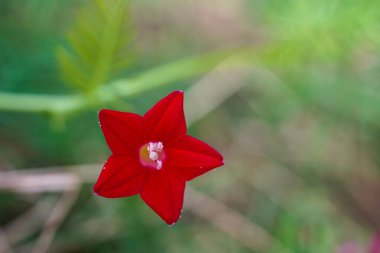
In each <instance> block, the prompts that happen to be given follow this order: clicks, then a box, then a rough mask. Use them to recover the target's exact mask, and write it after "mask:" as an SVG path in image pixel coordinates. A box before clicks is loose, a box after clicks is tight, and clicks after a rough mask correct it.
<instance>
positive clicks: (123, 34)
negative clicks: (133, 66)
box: [56, 0, 132, 93]
mask: <svg viewBox="0 0 380 253" xmlns="http://www.w3.org/2000/svg"><path fill="white" fill-rule="evenodd" d="M129 20H130V13H129V4H128V1H126V0H114V1H112V4H111V3H109V2H107V1H106V0H89V1H87V3H86V4H85V6H83V7H82V9H80V10H79V11H78V13H77V18H76V21H75V22H74V24H73V27H72V28H71V29H70V30H69V31H68V33H67V36H66V38H67V44H68V45H67V46H63V45H62V46H59V47H58V48H57V51H56V56H57V59H58V63H59V69H60V72H61V74H62V77H63V79H64V80H65V81H66V82H67V83H68V84H70V85H72V86H73V87H74V88H76V89H78V90H80V91H81V92H83V93H91V92H92V91H94V90H95V89H96V88H97V87H98V86H100V85H102V84H104V83H106V82H108V81H110V79H111V77H112V75H113V74H115V72H117V71H120V70H121V69H125V68H127V67H128V65H129V64H130V63H131V52H130V50H129V42H130V41H131V37H132V36H131V34H132V32H131V26H130V25H129Z"/></svg>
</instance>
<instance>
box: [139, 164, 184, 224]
mask: <svg viewBox="0 0 380 253" xmlns="http://www.w3.org/2000/svg"><path fill="white" fill-rule="evenodd" d="M169 172H170V171H169V169H168V168H167V167H166V168H163V169H162V170H159V171H153V170H152V171H150V172H149V173H148V176H147V179H146V181H145V184H144V186H143V189H142V192H141V198H142V199H143V200H144V201H145V203H147V204H148V205H149V206H150V207H151V208H152V209H153V210H154V211H155V212H156V213H157V214H158V215H159V216H160V217H161V218H162V219H163V220H164V221H165V222H166V223H167V224H169V225H172V224H174V223H175V222H177V220H178V218H179V215H180V214H181V211H182V205H183V195H184V191H185V181H184V180H180V179H178V178H176V177H173V176H172V175H171V174H170V173H169Z"/></svg>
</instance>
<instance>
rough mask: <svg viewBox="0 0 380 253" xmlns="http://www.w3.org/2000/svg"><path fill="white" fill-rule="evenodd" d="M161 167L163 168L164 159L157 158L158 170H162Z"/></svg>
mask: <svg viewBox="0 0 380 253" xmlns="http://www.w3.org/2000/svg"><path fill="white" fill-rule="evenodd" d="M161 168H162V161H160V160H157V166H156V169H157V170H160V169H161Z"/></svg>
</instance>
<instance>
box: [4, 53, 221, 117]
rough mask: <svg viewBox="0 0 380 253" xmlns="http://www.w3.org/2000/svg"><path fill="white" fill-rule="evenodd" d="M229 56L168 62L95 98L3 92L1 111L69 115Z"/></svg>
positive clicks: (195, 71)
mask: <svg viewBox="0 0 380 253" xmlns="http://www.w3.org/2000/svg"><path fill="white" fill-rule="evenodd" d="M227 55H228V54H227V53H212V54H208V55H203V56H196V57H191V58H186V59H182V60H177V61H174V62H171V63H168V64H164V65H161V66H159V67H156V68H153V69H150V70H147V71H145V72H143V73H141V74H140V75H138V76H137V77H133V78H125V79H119V80H116V81H113V82H111V83H109V84H107V85H102V86H99V87H98V88H97V90H96V91H95V92H94V93H93V94H92V95H91V97H89V96H86V95H82V94H73V95H42V94H20V93H11V92H0V111H16V112H29V113H49V114H67V113H71V112H74V111H78V110H81V109H84V108H86V107H89V106H91V105H94V104H98V103H104V102H110V101H114V100H116V99H119V98H125V97H130V96H134V95H138V94H140V93H143V92H145V91H148V90H151V89H154V88H157V87H159V86H163V85H169V84H171V83H173V82H178V81H182V80H186V79H188V78H192V77H196V76H198V75H201V74H203V73H205V72H207V71H208V70H210V69H211V68H213V67H214V66H215V65H216V64H218V63H219V62H220V61H221V60H222V59H224V58H225V57H226V56H227Z"/></svg>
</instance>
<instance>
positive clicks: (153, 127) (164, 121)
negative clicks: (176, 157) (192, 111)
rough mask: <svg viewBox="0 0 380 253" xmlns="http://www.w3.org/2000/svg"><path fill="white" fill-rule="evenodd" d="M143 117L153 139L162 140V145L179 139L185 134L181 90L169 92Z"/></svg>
mask: <svg viewBox="0 0 380 253" xmlns="http://www.w3.org/2000/svg"><path fill="white" fill-rule="evenodd" d="M143 118H144V123H145V127H146V128H147V129H149V131H150V132H151V135H150V136H151V138H152V139H153V140H155V141H162V142H164V145H165V144H168V143H169V144H170V143H173V142H175V141H176V140H179V139H180V138H181V137H183V136H184V135H185V134H186V121H185V115H184V113H183V92H182V91H174V92H172V93H170V94H169V95H168V96H166V97H164V98H163V99H161V100H160V101H158V103H157V104H155V105H154V106H153V107H152V108H151V109H150V110H149V111H148V112H146V113H145V115H144V117H143Z"/></svg>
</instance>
